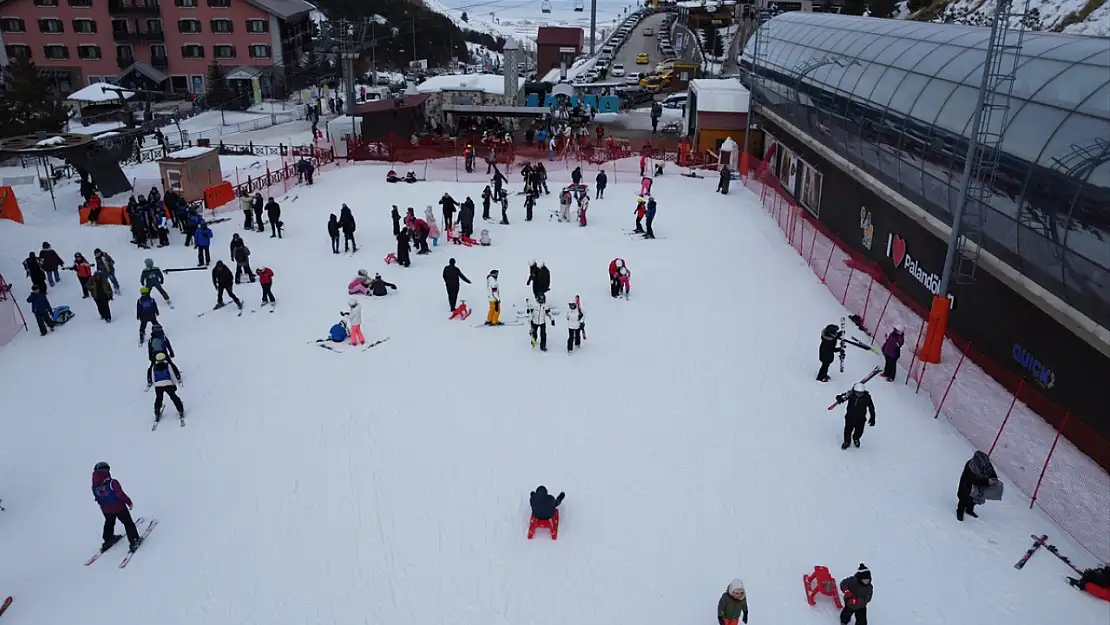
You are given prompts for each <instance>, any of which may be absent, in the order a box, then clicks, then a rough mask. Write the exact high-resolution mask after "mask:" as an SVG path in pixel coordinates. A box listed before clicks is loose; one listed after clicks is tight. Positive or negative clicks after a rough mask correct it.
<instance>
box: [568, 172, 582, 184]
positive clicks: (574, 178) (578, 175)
mask: <svg viewBox="0 0 1110 625" xmlns="http://www.w3.org/2000/svg"><path fill="white" fill-rule="evenodd" d="M570 181H571V182H573V183H574V186H575V188H577V187H578V185H580V184H582V168H581V167H575V168H574V171H572V172H570Z"/></svg>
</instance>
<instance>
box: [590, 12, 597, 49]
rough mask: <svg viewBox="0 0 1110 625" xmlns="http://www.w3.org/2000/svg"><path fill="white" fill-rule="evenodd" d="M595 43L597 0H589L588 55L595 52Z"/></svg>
mask: <svg viewBox="0 0 1110 625" xmlns="http://www.w3.org/2000/svg"><path fill="white" fill-rule="evenodd" d="M596 43H597V0H590V56H593V55H594V54H595V51H594V46H595V45H596Z"/></svg>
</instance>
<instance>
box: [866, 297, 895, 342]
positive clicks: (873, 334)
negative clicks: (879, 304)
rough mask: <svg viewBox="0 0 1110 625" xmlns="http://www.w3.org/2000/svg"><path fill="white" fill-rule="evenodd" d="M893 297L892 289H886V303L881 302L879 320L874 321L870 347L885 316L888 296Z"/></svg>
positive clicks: (888, 300) (888, 301) (877, 335)
mask: <svg viewBox="0 0 1110 625" xmlns="http://www.w3.org/2000/svg"><path fill="white" fill-rule="evenodd" d="M892 297H894V291H887V294H886V303H885V304H883V310H882V312H880V313H879V320H878V321H877V322H876V323H875V332H873V333H872V334H871V347H874V346H875V339H876V338H878V337H879V327H880V326H882V325H883V317H884V316H886V307H887V306H890V298H892Z"/></svg>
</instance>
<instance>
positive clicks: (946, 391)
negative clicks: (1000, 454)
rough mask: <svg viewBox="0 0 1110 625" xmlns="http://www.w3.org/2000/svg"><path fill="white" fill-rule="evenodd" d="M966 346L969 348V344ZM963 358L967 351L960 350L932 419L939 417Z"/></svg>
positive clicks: (965, 356)
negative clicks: (958, 357)
mask: <svg viewBox="0 0 1110 625" xmlns="http://www.w3.org/2000/svg"><path fill="white" fill-rule="evenodd" d="M968 347H969V348H970V345H969V346H968ZM965 358H967V352H961V353H960V362H957V363H956V370H955V371H953V372H952V378H951V379H949V380H948V386H947V387H945V389H944V395H943V396H942V397H941V398H940V403H939V404H937V413H936V414H935V415H933V418H934V419H936V418H938V417H940V409H941V408H943V407H944V400H946V399H948V391H950V390H952V383H953V382H955V381H956V375H957V374H959V373H960V367H962V366H963V364H964V359H965ZM991 448H992V449H993V448H994V446H993V445H992V446H991Z"/></svg>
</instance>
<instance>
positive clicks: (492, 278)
mask: <svg viewBox="0 0 1110 625" xmlns="http://www.w3.org/2000/svg"><path fill="white" fill-rule="evenodd" d="M497 275H498V271H497V270H496V269H492V270H490V272H489V275H488V276H486V290H487V291H488V292H489V313H488V314H486V325H487V326H499V325H501V290H500V289H499V288H498V286H497Z"/></svg>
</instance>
